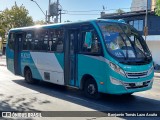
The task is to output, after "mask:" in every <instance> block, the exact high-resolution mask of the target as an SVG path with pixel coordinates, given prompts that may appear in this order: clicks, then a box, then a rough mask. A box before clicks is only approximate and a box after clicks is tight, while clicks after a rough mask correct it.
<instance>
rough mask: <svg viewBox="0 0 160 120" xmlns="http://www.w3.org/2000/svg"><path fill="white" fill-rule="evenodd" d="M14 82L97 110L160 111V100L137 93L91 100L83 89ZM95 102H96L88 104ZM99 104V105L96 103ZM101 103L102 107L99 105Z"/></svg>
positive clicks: (43, 83) (105, 96)
mask: <svg viewBox="0 0 160 120" xmlns="http://www.w3.org/2000/svg"><path fill="white" fill-rule="evenodd" d="M13 82H15V83H17V84H19V85H22V86H24V87H27V88H29V89H33V90H36V91H38V92H41V93H44V94H47V95H50V96H52V97H56V98H59V99H63V100H66V101H69V102H73V103H76V104H79V105H82V106H85V107H88V108H92V109H95V110H112V111H159V110H160V101H159V100H154V99H151V98H150V99H149V98H145V97H140V96H137V95H132V96H116V95H107V94H103V95H102V98H101V99H100V100H98V101H97V100H91V99H88V98H85V97H84V96H83V94H82V91H80V90H77V89H72V88H67V87H64V86H59V85H54V84H51V83H46V82H40V84H38V85H30V84H27V83H26V82H24V80H13ZM87 101H88V102H93V103H95V105H94V104H88V103H87ZM96 104H97V105H96ZM99 105H100V107H99Z"/></svg>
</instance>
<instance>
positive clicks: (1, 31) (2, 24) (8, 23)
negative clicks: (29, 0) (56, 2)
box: [0, 2, 34, 38]
mask: <svg viewBox="0 0 160 120" xmlns="http://www.w3.org/2000/svg"><path fill="white" fill-rule="evenodd" d="M28 14H29V12H28V10H27V9H26V8H25V7H24V6H23V5H21V6H20V7H19V6H17V4H16V2H15V5H14V6H12V7H11V9H8V8H7V9H5V10H4V11H3V12H2V13H1V14H0V36H1V37H2V38H4V37H5V33H6V32H8V31H9V29H11V28H17V27H25V26H30V25H33V24H34V23H33V19H32V17H31V16H29V15H28Z"/></svg>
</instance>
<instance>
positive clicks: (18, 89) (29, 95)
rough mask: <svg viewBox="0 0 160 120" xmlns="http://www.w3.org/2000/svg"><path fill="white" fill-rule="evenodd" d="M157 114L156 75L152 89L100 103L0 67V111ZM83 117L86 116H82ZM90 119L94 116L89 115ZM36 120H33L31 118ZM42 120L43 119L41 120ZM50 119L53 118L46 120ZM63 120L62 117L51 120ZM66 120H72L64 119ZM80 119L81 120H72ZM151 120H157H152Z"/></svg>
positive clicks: (105, 98) (159, 78)
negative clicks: (28, 82)
mask: <svg viewBox="0 0 160 120" xmlns="http://www.w3.org/2000/svg"><path fill="white" fill-rule="evenodd" d="M17 110H18V111H160V76H158V74H156V75H155V80H154V84H153V88H152V89H151V90H148V91H144V92H139V93H134V94H133V95H132V96H130V97H124V96H114V95H106V94H104V95H102V98H101V99H100V100H91V99H88V98H86V97H84V95H83V93H82V92H81V91H80V90H77V89H73V88H66V87H63V86H58V85H54V84H49V83H45V82H40V84H38V85H31V84H27V83H26V82H25V81H24V78H22V77H18V76H15V75H13V74H12V73H10V72H9V71H8V70H7V68H6V67H5V66H0V111H17ZM86 114H87V113H86ZM93 116H94V115H93ZM0 119H1V118H0ZM34 119H36V118H34ZM43 119H44V118H43ZM46 119H51V120H53V118H46ZM54 119H58V120H59V119H62V120H63V119H64V118H60V117H58V118H54ZM65 119H68V120H71V119H73V120H74V119H75V118H74V117H72V118H65ZM76 119H77V120H78V119H80V120H81V119H82V117H81V118H76ZM83 119H85V120H93V119H96V120H103V119H144V120H146V119H153V117H147V118H146V117H136V118H134V117H127V118H125V117H116V118H115V117H111V118H109V117H107V118H106V117H89V118H88V117H83ZM154 119H158V118H156V117H154Z"/></svg>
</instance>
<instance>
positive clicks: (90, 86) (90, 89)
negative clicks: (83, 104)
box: [84, 79, 100, 99]
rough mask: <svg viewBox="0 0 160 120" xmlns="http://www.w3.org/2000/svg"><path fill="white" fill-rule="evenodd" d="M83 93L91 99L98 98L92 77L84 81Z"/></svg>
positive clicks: (95, 84) (98, 94)
mask: <svg viewBox="0 0 160 120" xmlns="http://www.w3.org/2000/svg"><path fill="white" fill-rule="evenodd" d="M84 94H85V96H86V97H88V98H91V99H99V98H100V93H99V92H98V87H97V83H96V82H95V80H94V79H89V80H87V81H86V82H85V83H84Z"/></svg>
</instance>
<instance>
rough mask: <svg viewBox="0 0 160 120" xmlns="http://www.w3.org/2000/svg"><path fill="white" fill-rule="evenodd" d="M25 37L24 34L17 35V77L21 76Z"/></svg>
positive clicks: (15, 67) (15, 66) (15, 49)
mask: <svg viewBox="0 0 160 120" xmlns="http://www.w3.org/2000/svg"><path fill="white" fill-rule="evenodd" d="M23 37H24V34H23V33H17V34H15V47H14V71H15V74H16V75H21V50H22V40H23Z"/></svg>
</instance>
